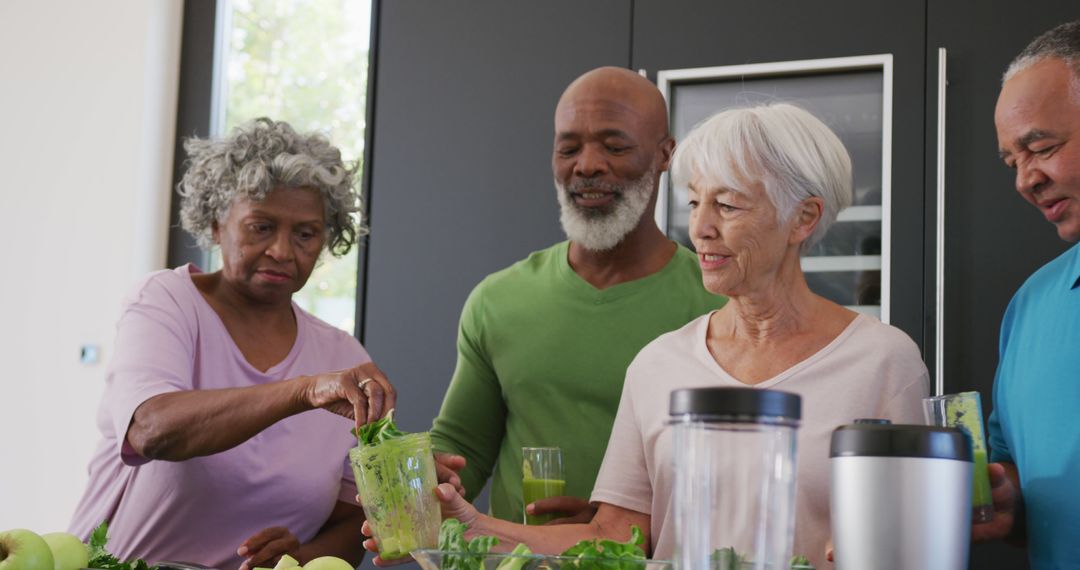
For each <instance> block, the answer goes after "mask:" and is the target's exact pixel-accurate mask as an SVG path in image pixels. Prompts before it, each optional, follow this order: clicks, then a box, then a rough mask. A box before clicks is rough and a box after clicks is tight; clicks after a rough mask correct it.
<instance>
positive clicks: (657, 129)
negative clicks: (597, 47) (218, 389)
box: [555, 67, 668, 140]
mask: <svg viewBox="0 0 1080 570" xmlns="http://www.w3.org/2000/svg"><path fill="white" fill-rule="evenodd" d="M583 105H607V106H613V107H621V108H623V109H624V110H625V111H626V112H627V113H628V114H630V115H633V116H636V117H637V118H638V119H639V120H640V121H641V125H640V126H641V127H642V128H643V129H644V130H646V132H648V133H649V134H651V135H653V136H655V138H656V140H661V139H664V138H666V137H667V136H668V119H667V105H666V104H665V103H664V96H663V95H661V94H660V90H659V89H657V88H656V86H655V85H653V84H652V82H650V81H649V80H648V79H646V78H644V77H642V76H641V75H638V74H637V73H634V72H633V71H630V70H629V69H623V68H621V67H599V68H596V69H593V70H591V71H587V72H585V73H584V74H582V75H581V76H580V77H578V78H577V79H575V80H574V81H573V82H572V83H571V84H570V85H569V86H568V87H567V88H566V90H565V91H563V94H562V97H560V98H559V104H558V106H557V107H556V108H555V117H556V122H557V121H558V119H559V115H560V113H567V112H573V111H575V110H576V109H578V108H579V107H581V106H583Z"/></svg>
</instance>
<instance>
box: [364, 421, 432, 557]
mask: <svg viewBox="0 0 1080 570" xmlns="http://www.w3.org/2000/svg"><path fill="white" fill-rule="evenodd" d="M349 463H350V464H351V465H352V469H353V474H354V475H355V476H356V490H357V491H358V492H359V493H360V502H361V504H362V505H363V507H364V514H366V515H367V520H368V523H370V524H371V530H372V534H373V535H374V538H375V543H376V544H378V545H379V555H380V556H382V558H383V559H385V560H393V559H396V558H404V557H405V556H408V555H409V553H410V552H412V551H413V550H417V549H419V548H435V547H436V546H438V542H439V525H440V524H441V523H442V515H441V513H440V509H439V500H438V498H437V497H436V496H435V486H436V485H437V484H438V481H437V480H436V477H435V459H434V456H433V455H432V453H431V437H430V436H429V435H428V432H419V433H410V434H406V435H403V436H401V437H396V438H393V439H387V440H385V441H383V442H380V443H377V444H374V445H363V446H358V447H355V448H353V449H351V450H349Z"/></svg>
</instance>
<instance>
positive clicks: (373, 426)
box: [352, 410, 405, 445]
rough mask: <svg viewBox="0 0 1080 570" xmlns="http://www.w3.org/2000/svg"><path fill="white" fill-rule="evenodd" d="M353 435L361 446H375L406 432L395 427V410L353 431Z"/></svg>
mask: <svg viewBox="0 0 1080 570" xmlns="http://www.w3.org/2000/svg"><path fill="white" fill-rule="evenodd" d="M352 433H353V435H355V436H356V439H357V440H359V442H360V445H375V444H376V443H382V442H384V441H386V440H388V439H394V438H395V437H401V436H403V435H405V432H402V431H401V430H399V429H398V428H397V426H396V425H394V410H390V411H389V412H387V414H386V415H385V416H383V417H382V419H379V420H375V421H373V422H371V423H370V424H366V425H362V426H360V428H359V429H353V430H352Z"/></svg>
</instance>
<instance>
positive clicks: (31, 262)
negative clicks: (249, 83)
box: [0, 0, 183, 532]
mask: <svg viewBox="0 0 1080 570" xmlns="http://www.w3.org/2000/svg"><path fill="white" fill-rule="evenodd" d="M182 8H183V0H94V1H92V2H88V1H85V0H67V1H65V0H0V243H2V244H3V249H2V251H3V254H4V255H3V256H2V257H0V268H2V269H0V307H2V311H0V363H2V367H0V530H3V529H7V528H11V527H26V528H30V529H32V530H35V531H38V532H50V531H57V530H64V529H66V528H67V524H68V520H69V518H70V516H71V514H72V512H73V510H74V508H75V504H76V503H77V501H78V499H79V497H80V496H81V493H82V490H83V487H84V485H85V483H86V479H87V476H86V466H87V461H88V459H89V457H90V455H91V452H92V450H93V448H94V445H95V443H96V441H97V438H98V432H97V428H96V422H95V417H96V412H97V406H98V401H99V399H100V396H101V392H102V387H103V382H104V369H105V367H104V363H105V362H107V360H108V358H109V356H110V353H111V348H112V342H113V326H114V324H115V321H116V318H117V314H118V308H119V303H120V299H121V298H122V296H123V294H124V292H125V291H126V290H127V289H128V288H129V287H130V286H131V284H132V282H133V281H134V279H135V278H136V277H137V276H138V275H141V274H143V273H145V272H148V271H151V270H153V269H158V268H161V267H163V266H164V263H165V239H166V235H167V225H168V206H169V186H170V184H171V180H170V179H171V174H172V152H173V143H172V141H173V134H174V133H173V131H174V128H175V121H176V93H177V83H178V70H179V49H180V29H181V22H182V12H183V10H182ZM83 344H96V345H98V346H100V347H101V349H102V350H101V361H100V363H99V364H97V365H82V364H80V363H79V348H80V346H81V345H83Z"/></svg>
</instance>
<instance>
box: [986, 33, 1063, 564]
mask: <svg viewBox="0 0 1080 570" xmlns="http://www.w3.org/2000/svg"><path fill="white" fill-rule="evenodd" d="M994 122H995V124H996V126H997V134H998V145H999V148H1000V152H1001V158H1002V160H1004V161H1005V164H1006V165H1008V166H1009V167H1010V168H1013V169H1014V170H1015V171H1016V190H1017V192H1019V193H1020V195H1021V196H1022V197H1023V198H1024V199H1025V200H1026V201H1028V202H1029V203H1031V204H1032V205H1034V206H1035V207H1037V208H1038V209H1039V211H1040V212H1042V214H1043V215H1044V216H1045V217H1046V219H1047V221H1049V222H1050V223H1052V224H1054V226H1055V227H1056V229H1057V233H1058V236H1059V237H1061V239H1063V240H1065V241H1067V242H1070V243H1076V242H1077V241H1080V20H1078V21H1075V22H1070V23H1067V24H1063V25H1061V26H1058V27H1056V28H1054V29H1052V30H1050V31H1048V32H1046V33H1044V34H1043V35H1041V36H1039V37H1038V38H1036V39H1035V40H1034V41H1033V42H1032V43H1031V44H1029V45H1028V47H1027V48H1026V49H1025V50H1024V51H1023V52H1022V53H1021V54H1020V55H1019V56H1017V57H1016V59H1015V60H1013V62H1012V64H1011V65H1010V66H1009V69H1008V71H1007V72H1006V73H1005V79H1004V82H1003V84H1002V88H1001V94H1000V95H999V97H998V102H997V108H996V110H995V112H994ZM1000 351H1001V358H1000V362H999V364H998V370H997V376H996V378H995V380H994V413H993V414H991V416H990V422H989V432H990V447H991V460H992V461H994V462H995V463H993V464H991V466H990V478H991V483H992V485H993V487H994V490H993V494H994V507H995V509H996V510H997V511H998V512H997V513H996V515H995V518H994V520H992V521H991V522H989V523H985V524H978V525H975V526H974V527H973V528H972V538H973V539H974V540H996V539H1005V540H1008V541H1010V542H1012V543H1014V544H1020V545H1023V544H1026V545H1027V546H1028V556H1029V559H1030V560H1031V565H1032V568H1035V569H1036V570H1049V569H1061V568H1077V567H1080V418H1078V417H1077V416H1078V412H1080V245H1074V246H1073V247H1071V248H1069V249H1068V250H1067V251H1066V252H1065V253H1064V254H1062V255H1061V256H1059V257H1058V258H1057V259H1055V260H1053V261H1051V262H1050V263H1048V264H1047V265H1045V266H1044V267H1042V268H1041V269H1039V270H1038V271H1037V272H1035V274H1034V275H1032V276H1031V277H1030V278H1028V280H1027V282H1026V283H1024V285H1023V286H1022V287H1021V288H1020V290H1019V291H1017V293H1016V295H1015V296H1014V297H1013V299H1012V302H1011V303H1009V308H1008V309H1007V310H1006V311H1005V317H1004V319H1003V321H1002V324H1001V344H1000Z"/></svg>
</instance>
